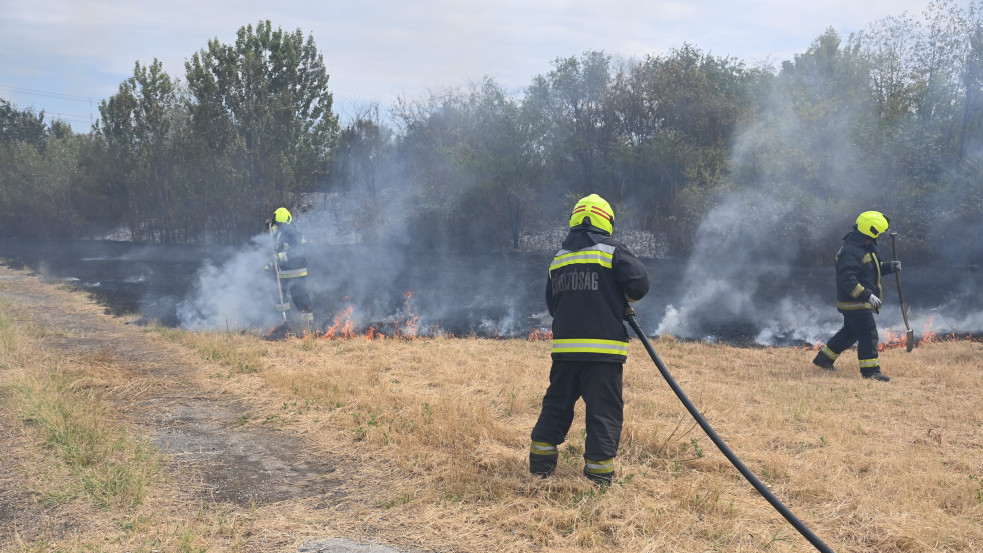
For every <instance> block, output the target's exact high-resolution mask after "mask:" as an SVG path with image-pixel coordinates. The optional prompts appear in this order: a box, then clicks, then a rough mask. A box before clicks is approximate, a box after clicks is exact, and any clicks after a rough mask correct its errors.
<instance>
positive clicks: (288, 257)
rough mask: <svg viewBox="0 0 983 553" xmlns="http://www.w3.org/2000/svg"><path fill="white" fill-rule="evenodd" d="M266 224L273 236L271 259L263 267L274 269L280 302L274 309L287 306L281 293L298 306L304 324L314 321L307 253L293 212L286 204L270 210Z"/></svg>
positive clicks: (284, 311)
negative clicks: (308, 287) (308, 291)
mask: <svg viewBox="0 0 983 553" xmlns="http://www.w3.org/2000/svg"><path fill="white" fill-rule="evenodd" d="M266 226H267V228H268V229H269V231H270V234H271V235H272V236H273V260H272V261H270V262H269V263H267V264H266V267H264V269H265V270H267V271H269V270H270V269H273V270H274V273H275V274H276V277H277V286H278V292H279V298H278V299H279V303H278V304H277V309H278V310H280V311H281V312H282V313H283V314H284V318H286V312H287V311H289V310H290V303H289V301H287V300H286V299H285V298H284V293H286V294H287V295H288V296H289V299H290V300H293V303H294V305H295V306H297V309H299V310H300V320H301V321H303V322H304V323H306V324H311V323H313V322H314V312H313V308H312V306H311V298H310V296H309V295H308V294H307V257H306V256H305V254H304V249H305V248H304V244H305V243H306V240H304V235H303V234H301V232H300V230H299V229H298V228H297V227H296V226H294V224H293V216H291V215H290V211H288V210H287V208H285V207H281V208H278V209H277V210H276V211H275V212H273V217H271V218H270V219H267V220H266Z"/></svg>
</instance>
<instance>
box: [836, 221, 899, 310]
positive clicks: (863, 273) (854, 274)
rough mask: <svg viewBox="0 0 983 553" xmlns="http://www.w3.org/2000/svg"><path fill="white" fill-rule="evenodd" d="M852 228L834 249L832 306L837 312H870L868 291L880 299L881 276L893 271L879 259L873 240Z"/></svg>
mask: <svg viewBox="0 0 983 553" xmlns="http://www.w3.org/2000/svg"><path fill="white" fill-rule="evenodd" d="M868 240H870V239H869V238H867V237H866V236H864V235H863V234H861V233H860V231H858V230H856V229H854V230H852V231H850V232H849V233H848V234H847V235H846V236H844V237H843V245H842V246H840V250H839V251H838V252H836V308H837V310H839V312H840V313H873V312H874V311H875V309H874V307H873V306H872V305H871V304H870V302H869V301H868V300H869V299H870V296H871V294H873V295H876V296H877V297H878V298H880V299H881V300H883V299H884V289H883V288H882V287H881V276H883V275H886V274H890V273H893V272H894V267H892V266H891V264H890V263H885V262H882V261H881V260H880V257H879V256H878V254H877V242H876V241H875V240H871V243H869V244H868V243H867V241H868Z"/></svg>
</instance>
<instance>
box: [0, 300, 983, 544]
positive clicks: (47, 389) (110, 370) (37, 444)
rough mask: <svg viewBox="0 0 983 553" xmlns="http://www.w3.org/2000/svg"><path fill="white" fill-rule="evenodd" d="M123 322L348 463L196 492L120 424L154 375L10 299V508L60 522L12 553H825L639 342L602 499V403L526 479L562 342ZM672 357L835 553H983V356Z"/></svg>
mask: <svg viewBox="0 0 983 553" xmlns="http://www.w3.org/2000/svg"><path fill="white" fill-rule="evenodd" d="M37 286H42V284H40V283H38V284H37ZM2 288H3V282H2V281H0V290H2ZM62 301H65V302H79V303H83V302H89V303H91V302H90V300H88V299H86V298H85V297H84V296H82V295H81V294H70V293H68V292H66V293H65V294H64V299H63V300H62ZM639 308H640V309H644V306H643V305H642V306H639ZM91 316H92V317H105V318H108V317H106V316H105V315H102V314H101V313H100V312H99V311H98V309H93V310H92V311H91ZM116 324H118V325H119V326H120V329H121V330H120V332H132V333H140V334H142V335H144V336H149V337H150V340H151V341H152V343H158V344H160V351H161V352H163V353H161V354H160V355H165V354H166V355H178V354H179V355H184V356H187V358H188V359H192V358H193V359H196V363H197V366H198V367H199V369H198V370H197V373H196V374H194V375H193V376H191V377H189V380H190V383H191V384H193V385H194V386H195V387H196V388H197V389H199V390H203V391H204V390H210V391H215V392H218V393H221V394H223V395H224V396H227V397H231V398H234V399H235V400H236V401H239V402H241V403H242V404H243V405H245V406H246V409H247V411H248V416H243V417H240V419H239V420H237V421H235V422H236V424H238V425H242V426H247V427H248V426H257V427H267V428H273V429H276V431H277V432H278V435H282V436H283V439H285V440H290V441H291V442H293V443H298V442H299V443H302V444H303V446H304V447H305V448H306V449H307V450H309V451H311V452H312V453H313V454H314V455H315V456H317V455H322V456H323V457H324V458H325V459H329V460H331V462H332V463H335V464H337V465H338V466H337V473H336V474H337V478H338V481H337V485H336V489H334V490H333V491H332V493H331V497H330V498H326V497H321V496H319V495H314V496H309V497H303V498H300V499H296V500H288V501H280V502H273V503H266V504H261V503H255V504H252V505H240V504H231V503H222V502H214V501H204V500H201V499H200V498H192V496H189V495H188V494H186V493H183V491H182V490H183V489H184V487H185V486H186V483H185V482H183V481H182V477H181V473H180V470H179V469H178V468H175V467H176V462H175V460H174V459H173V458H171V456H169V455H168V454H167V453H166V452H163V451H159V450H157V449H156V448H154V447H153V446H152V440H151V438H152V436H149V435H147V433H146V430H140V429H139V428H138V427H137V426H134V425H132V424H130V423H129V422H127V421H126V417H125V416H124V415H125V413H123V412H120V409H122V406H124V405H125V404H126V403H125V398H126V397H128V396H131V395H133V394H138V393H144V392H143V391H142V390H143V388H141V381H142V380H141V378H142V377H136V376H134V375H133V374H132V373H130V372H128V368H127V367H126V366H120V365H119V364H117V363H114V362H113V359H112V356H110V355H107V356H105V357H106V358H105V359H101V358H100V357H99V356H98V355H90V356H89V357H88V358H87V359H83V360H79V359H74V358H67V357H65V356H59V355H58V354H57V352H55V351H53V350H52V349H51V348H50V347H49V346H48V345H47V344H48V343H49V342H50V341H51V340H50V338H51V337H52V336H53V335H56V334H57V337H58V338H59V339H61V340H71V339H73V337H74V336H75V333H77V332H82V331H81V330H64V329H61V330H59V329H53V328H50V327H46V326H44V325H40V324H38V323H37V322H36V321H35V319H34V318H33V317H32V313H31V309H30V306H26V305H22V304H18V303H16V302H12V301H7V300H0V445H2V448H0V449H2V452H0V465H2V466H3V467H4V470H3V473H4V474H2V475H0V503H5V502H6V503H7V504H8V506H7V508H8V509H11V510H17V511H19V512H21V513H22V514H23V513H28V514H30V513H33V515H31V516H35V517H37V518H38V519H43V523H42V522H38V521H37V520H35V521H34V522H33V523H32V524H29V525H24V524H23V519H21V523H20V526H18V525H17V524H13V525H7V526H0V532H2V534H0V551H32V552H33V551H37V552H42V551H43V552H49V551H146V552H152V551H297V550H298V549H299V548H300V547H301V545H302V544H304V543H305V542H306V541H309V540H312V539H326V538H330V537H346V538H351V539H355V540H365V541H374V542H378V543H385V544H388V545H390V546H393V547H398V548H400V549H405V550H408V551H409V550H412V551H445V552H473V551H507V552H527V551H551V552H586V551H630V552H636V551H637V552H711V551H721V552H724V551H726V552H732V551H746V552H750V551H773V552H790V551H810V550H813V547H812V546H811V545H810V544H809V543H808V542H807V541H806V540H805V538H803V537H802V536H801V535H799V534H798V532H796V530H795V529H794V528H793V527H792V526H791V525H789V524H788V523H787V522H786V521H785V520H784V519H783V518H782V517H781V516H780V515H779V514H778V513H777V512H776V511H775V510H774V509H773V508H772V507H771V505H769V504H768V502H767V501H765V500H764V499H763V498H762V497H761V496H760V495H758V493H757V492H756V491H755V490H754V489H753V488H752V487H751V485H750V484H749V483H748V482H747V481H745V480H744V479H743V477H741V475H740V473H739V472H738V471H737V470H736V469H735V468H734V467H733V466H731V464H730V463H729V462H728V461H727V459H726V458H725V457H724V456H723V455H722V454H721V453H720V452H719V451H718V450H717V449H716V448H715V446H714V445H713V443H712V442H711V441H710V440H709V438H708V437H707V436H706V435H705V434H704V433H703V431H702V430H701V429H700V428H699V427H698V426H696V424H695V422H694V421H693V420H692V417H690V415H689V414H688V413H687V412H686V410H685V408H684V407H683V406H682V405H681V404H680V402H679V401H678V400H677V398H676V397H675V395H674V394H673V393H672V391H671V390H670V388H669V387H668V385H667V384H666V382H665V381H664V380H663V379H662V378H661V375H660V374H659V371H658V370H657V368H656V367H655V366H654V364H653V363H652V361H651V359H650V358H649V357H648V355H647V353H646V351H645V350H644V348H643V346H642V344H641V343H640V342H638V341H637V340H635V341H633V342H632V349H631V354H630V356H629V362H628V364H627V365H626V367H625V400H626V408H625V419H626V420H625V429H624V434H623V439H622V448H621V451H620V453H619V456H618V458H617V460H616V470H617V476H616V482H615V484H614V485H613V486H611V487H610V488H604V489H601V488H597V487H595V486H594V485H592V484H591V483H590V482H589V481H587V480H586V479H585V478H583V477H582V476H581V475H580V470H581V468H582V463H583V460H582V456H581V455H582V447H583V438H584V435H583V410H582V407H583V405H582V403H581V404H580V405H579V406H578V415H577V418H576V419H575V421H574V425H573V429H572V431H571V435H570V436H569V439H568V441H567V442H566V443H565V444H563V445H562V446H561V455H560V466H559V468H558V470H557V473H556V474H555V475H553V476H552V477H551V478H549V479H546V480H540V479H538V478H534V477H531V476H530V475H529V474H528V472H527V451H528V445H529V443H528V442H529V432H530V430H531V428H532V425H533V423H534V422H535V419H536V416H537V415H538V410H539V402H540V400H541V398H542V394H543V392H544V390H545V387H546V379H547V374H548V371H549V342H546V341H528V340H490V339H474V338H423V339H412V340H410V339H392V338H389V339H382V338H379V337H376V339H374V340H369V339H367V338H366V337H354V338H348V339H324V338H323V337H316V336H306V337H294V338H288V339H284V340H278V341H268V340H265V339H264V338H263V337H262V336H251V335H240V334H226V333H197V332H186V331H179V330H173V329H164V328H137V327H133V326H125V325H124V323H123V322H122V321H120V320H117V323H116ZM124 326H125V328H124ZM653 345H654V346H655V349H656V351H657V352H658V353H659V356H660V357H661V358H662V360H663V361H664V362H665V364H666V365H667V366H668V368H669V370H670V371H671V372H672V374H673V376H674V377H675V379H676V380H677V382H678V383H679V384H680V386H681V387H682V389H683V390H685V391H686V393H687V395H688V396H689V397H690V399H691V400H692V401H693V402H694V403H695V404H696V405H697V406H698V408H699V409H700V410H701V412H702V413H703V414H704V415H705V416H706V418H707V419H708V420H709V422H710V424H711V425H712V426H713V427H714V429H715V430H716V431H717V433H718V434H719V435H720V437H721V438H723V440H724V441H726V442H727V444H728V445H729V446H730V447H731V448H732V449H733V451H734V452H735V453H736V454H737V456H738V457H740V458H741V460H742V461H743V462H744V463H745V464H746V465H747V467H748V468H749V469H750V470H751V471H752V472H754V473H755V474H756V475H757V476H758V478H760V479H761V480H762V481H763V482H765V483H766V484H767V485H768V486H769V487H770V489H771V490H772V491H773V492H774V493H775V494H776V495H777V496H778V497H779V498H780V499H781V500H782V502H783V503H784V504H785V505H786V506H788V507H789V508H790V509H791V510H792V512H793V513H795V515H796V516H797V517H798V518H799V519H800V520H802V521H803V522H804V523H805V524H806V525H807V526H808V527H809V528H810V529H811V530H812V531H813V532H814V533H815V534H816V535H817V536H818V537H819V538H821V539H822V540H823V541H824V542H825V543H826V544H827V545H829V546H830V547H831V548H832V549H833V550H835V551H838V552H868V551H877V552H956V551H983V410H981V405H983V379H981V376H983V343H980V342H978V341H973V340H958V341H955V340H953V341H948V340H942V339H938V340H936V341H934V342H930V343H923V344H920V345H919V347H917V348H915V350H914V351H913V352H911V353H906V352H905V351H904V349H903V348H899V349H888V350H887V351H885V352H883V353H882V366H883V371H884V372H885V374H888V375H889V376H891V377H892V380H891V382H890V383H886V384H885V383H877V382H870V381H867V380H862V379H861V378H860V375H859V371H858V369H857V368H856V359H855V355H854V354H853V352H846V353H845V354H844V356H843V357H842V358H841V360H840V361H839V363H838V365H839V366H840V370H839V371H837V372H825V371H821V370H819V369H817V368H815V367H813V366H812V365H811V363H810V360H811V359H812V357H813V355H814V352H812V351H807V350H797V349H788V348H760V349H759V348H754V349H752V348H734V347H729V346H725V345H709V344H704V343H693V342H683V341H678V340H674V339H672V338H671V337H660V338H658V339H655V340H653ZM173 352H178V353H173ZM12 501H16V502H18V504H17V505H16V506H12V505H11V502H12ZM25 516H26V515H25ZM28 529H29V530H28Z"/></svg>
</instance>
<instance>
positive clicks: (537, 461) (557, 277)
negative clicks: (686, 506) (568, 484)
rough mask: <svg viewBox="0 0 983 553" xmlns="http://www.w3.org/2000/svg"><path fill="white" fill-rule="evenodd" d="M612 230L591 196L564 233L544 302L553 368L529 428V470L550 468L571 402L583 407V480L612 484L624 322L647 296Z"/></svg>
mask: <svg viewBox="0 0 983 553" xmlns="http://www.w3.org/2000/svg"><path fill="white" fill-rule="evenodd" d="M613 232H614V211H613V210H612V209H611V206H610V205H609V204H608V202H606V201H605V200H604V199H603V198H601V197H600V196H598V195H597V194H591V195H590V196H587V197H585V198H582V199H581V200H580V201H578V202H577V205H576V206H575V207H574V209H573V213H572V214H571V216H570V231H569V233H568V234H567V237H566V239H565V240H564V241H563V245H562V246H561V249H560V250H559V251H558V252H557V253H556V256H555V257H554V258H553V262H552V263H551V264H550V269H549V277H548V279H547V283H546V305H547V308H548V309H549V313H550V315H552V316H553V351H552V360H553V365H552V368H551V369H550V376H549V386H548V388H547V390H546V394H545V396H544V397H543V407H542V411H541V412H540V415H539V420H537V421H536V425H535V427H534V428H533V430H532V445H531V446H530V449H529V471H530V472H531V473H532V474H535V475H538V476H541V477H544V478H545V477H547V476H549V475H550V474H552V473H553V471H554V470H555V469H556V464H557V459H558V454H559V452H558V449H557V446H559V445H560V444H562V443H563V442H564V441H565V440H566V436H567V432H568V431H569V430H570V425H571V424H572V422H573V416H574V405H575V404H576V403H577V400H578V399H580V398H581V397H582V398H583V399H584V403H585V404H586V408H587V409H586V427H587V440H586V442H585V443H584V476H586V477H587V478H589V479H590V480H592V481H593V482H595V483H598V484H601V485H605V484H610V483H611V482H612V481H613V480H614V457H615V456H616V455H617V453H618V445H619V443H620V441H621V429H622V425H623V421H624V400H623V398H622V369H623V365H624V363H625V361H626V360H627V358H628V331H627V329H626V328H625V325H624V323H623V322H622V321H623V317H624V313H625V308H626V307H627V306H628V302H635V301H638V300H640V299H642V297H644V296H645V294H646V293H648V290H649V276H648V271H647V270H646V268H645V266H644V265H643V264H642V262H641V261H640V260H639V259H638V258H637V257H636V256H635V255H634V254H633V253H632V252H631V251H630V250H629V249H628V248H627V247H626V246H625V245H624V244H623V243H621V242H620V241H618V240H616V239H614V238H613V237H612V236H611V235H612V233H613Z"/></svg>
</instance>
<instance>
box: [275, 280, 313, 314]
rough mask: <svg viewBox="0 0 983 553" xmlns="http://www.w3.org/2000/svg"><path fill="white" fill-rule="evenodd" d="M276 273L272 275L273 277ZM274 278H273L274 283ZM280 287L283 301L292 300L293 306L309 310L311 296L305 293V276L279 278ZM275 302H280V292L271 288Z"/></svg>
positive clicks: (310, 307)
mask: <svg viewBox="0 0 983 553" xmlns="http://www.w3.org/2000/svg"><path fill="white" fill-rule="evenodd" d="M275 278H276V275H274V279H275ZM275 283H276V280H274V284H275ZM280 287H281V288H282V291H283V301H285V302H289V301H291V300H293V303H294V306H295V307H296V308H297V309H299V310H301V311H308V312H309V311H311V310H312V306H311V296H310V295H309V294H308V293H307V277H294V278H281V279H280ZM273 293H274V295H275V299H276V301H277V303H279V302H280V294H279V292H277V291H276V290H275V289H274V290H273Z"/></svg>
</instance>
